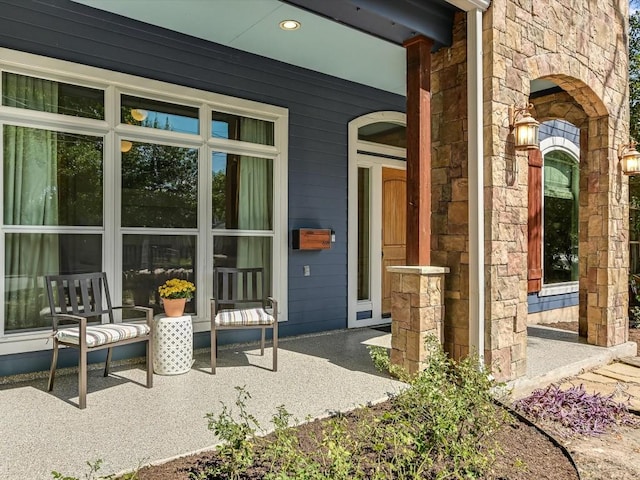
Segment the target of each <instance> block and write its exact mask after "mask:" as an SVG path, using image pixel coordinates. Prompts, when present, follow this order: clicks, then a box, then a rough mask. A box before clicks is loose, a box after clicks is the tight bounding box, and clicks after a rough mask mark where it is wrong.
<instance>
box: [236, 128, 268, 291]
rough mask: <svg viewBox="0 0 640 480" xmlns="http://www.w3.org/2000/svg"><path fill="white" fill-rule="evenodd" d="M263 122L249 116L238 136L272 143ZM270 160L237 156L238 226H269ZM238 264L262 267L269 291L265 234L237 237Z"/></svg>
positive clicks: (255, 227) (246, 140)
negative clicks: (263, 235) (238, 162)
mask: <svg viewBox="0 0 640 480" xmlns="http://www.w3.org/2000/svg"><path fill="white" fill-rule="evenodd" d="M272 136H273V135H272V133H271V132H270V131H268V130H267V128H266V124H265V122H262V121H260V120H254V119H252V118H242V119H241V121H240V140H242V141H245V142H252V143H260V144H267V145H269V144H271V145H272V144H273V139H272V138H271V137H272ZM272 169H273V167H272V162H271V161H268V160H265V159H263V158H255V157H248V156H241V157H240V167H239V170H240V174H239V181H238V229H240V230H271V225H272V220H271V211H272V204H273V186H272V183H273V182H272V180H271V179H272V177H273V173H272ZM237 256H238V259H237V266H238V267H239V268H243V267H262V268H263V269H264V278H265V279H266V281H267V282H268V285H267V286H266V289H265V290H266V291H267V292H271V288H270V287H271V242H270V241H269V238H268V237H239V238H238V252H237Z"/></svg>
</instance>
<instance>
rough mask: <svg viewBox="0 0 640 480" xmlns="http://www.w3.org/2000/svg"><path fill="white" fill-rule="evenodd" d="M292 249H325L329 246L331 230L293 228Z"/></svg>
mask: <svg viewBox="0 0 640 480" xmlns="http://www.w3.org/2000/svg"><path fill="white" fill-rule="evenodd" d="M292 233H293V248H294V250H327V249H329V248H331V230H329V229H328V228H327V229H325V228H299V229H297V230H293V232H292Z"/></svg>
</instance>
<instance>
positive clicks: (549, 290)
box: [538, 282, 578, 297]
mask: <svg viewBox="0 0 640 480" xmlns="http://www.w3.org/2000/svg"><path fill="white" fill-rule="evenodd" d="M577 291H578V282H567V283H558V284H555V285H543V286H542V290H540V291H539V292H538V297H550V296H552V295H562V294H564V293H575V292H577Z"/></svg>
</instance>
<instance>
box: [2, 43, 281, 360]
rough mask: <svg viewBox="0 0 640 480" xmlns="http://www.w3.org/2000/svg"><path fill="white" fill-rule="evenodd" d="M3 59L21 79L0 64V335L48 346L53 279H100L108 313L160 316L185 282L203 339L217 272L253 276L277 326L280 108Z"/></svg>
mask: <svg viewBox="0 0 640 480" xmlns="http://www.w3.org/2000/svg"><path fill="white" fill-rule="evenodd" d="M5 54H6V56H5V58H4V60H3V61H13V62H14V64H18V63H19V64H24V65H30V70H29V71H28V72H26V71H25V72H20V71H18V70H19V69H16V68H14V67H12V68H11V69H9V68H7V69H5V67H4V65H3V63H2V61H0V74H1V76H2V83H1V89H2V90H1V94H2V96H1V98H2V103H1V104H0V130H1V134H2V152H1V153H2V165H3V170H2V174H3V181H2V199H3V206H2V222H1V227H2V239H3V245H4V265H3V267H4V272H3V274H2V278H3V279H4V283H3V284H4V292H3V293H4V305H3V308H2V321H1V323H0V335H8V334H14V333H24V332H31V331H34V332H37V331H41V332H42V334H39V335H40V336H39V337H29V338H41V339H44V338H45V337H46V332H45V331H44V330H45V329H49V328H50V326H51V323H50V320H49V319H48V318H47V316H46V314H47V302H46V299H45V291H44V278H43V277H44V275H47V274H57V273H64V274H69V273H88V272H95V271H105V272H107V276H108V277H110V280H111V281H110V284H111V286H112V291H111V295H112V299H113V302H114V304H116V305H118V304H124V305H133V304H135V305H141V306H150V307H152V308H153V309H154V311H155V312H156V313H160V312H161V311H162V307H161V302H160V299H159V296H158V291H157V288H158V286H159V285H161V284H162V283H164V281H166V280H167V279H168V278H173V277H178V278H184V279H187V280H189V281H191V282H193V283H195V284H196V288H197V291H196V296H195V298H194V299H192V301H191V302H189V303H188V304H187V309H186V311H187V313H191V314H192V315H194V317H193V318H194V326H195V328H196V331H198V329H200V330H204V329H206V328H208V325H209V323H208V319H207V315H208V314H209V313H208V311H209V309H208V308H206V307H207V305H208V303H207V302H208V299H209V298H210V297H211V291H212V288H213V285H212V284H213V267H214V266H223V265H224V266H236V267H254V266H257V267H262V268H264V270H265V272H266V281H267V282H269V288H268V290H269V292H270V293H272V294H278V295H279V299H280V300H281V302H280V304H281V305H282V307H281V312H280V315H279V316H280V318H281V319H286V314H285V313H286V311H285V309H286V304H287V302H286V272H287V268H286V246H287V239H286V218H287V216H286V185H287V179H286V172H287V168H286V132H287V130H286V129H287V124H288V119H287V111H286V110H285V109H283V108H280V107H272V106H269V105H264V104H259V103H256V102H250V101H246V100H242V99H234V98H230V97H226V96H222V95H217V94H214V93H211V92H198V91H196V90H193V89H186V88H183V87H180V86H177V85H170V84H166V83H162V82H155V81H151V80H146V79H143V78H139V77H133V76H125V77H126V81H125V80H124V79H123V75H122V74H117V75H112V74H111V73H110V72H108V71H104V70H100V69H96V68H92V67H85V66H80V65H75V64H70V63H67V62H62V61H60V62H59V64H60V69H59V74H58V75H56V74H54V73H52V69H51V65H52V61H51V60H48V61H47V64H48V66H47V70H46V73H42V75H41V76H40V75H38V74H37V73H34V72H37V70H38V62H39V58H40V57H37V56H34V55H28V54H24V53H20V52H11V51H6V52H5ZM14 57H15V58H14ZM53 63H54V64H55V61H53ZM76 72H77V74H78V79H79V80H78V81H77V82H76V81H74V79H73V78H74V75H75V73H76ZM80 79H81V80H80ZM106 92H109V94H107V93H106ZM234 106H236V107H234ZM234 108H237V111H234ZM204 125H209V126H210V128H202V127H201V126H204ZM275 185H280V187H279V188H278V189H277V190H276V189H275V188H274V186H275ZM283 252H284V253H283ZM198 325H199V327H198ZM25 338H26V337H25ZM2 348H3V347H2V343H1V342H0V354H2ZM34 348H37V347H34ZM40 348H43V347H40ZM14 351H15V350H14Z"/></svg>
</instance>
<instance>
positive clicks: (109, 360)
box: [104, 348, 113, 377]
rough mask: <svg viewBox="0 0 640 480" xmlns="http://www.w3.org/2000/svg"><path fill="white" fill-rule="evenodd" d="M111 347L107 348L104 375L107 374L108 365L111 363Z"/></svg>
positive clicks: (106, 375)
mask: <svg viewBox="0 0 640 480" xmlns="http://www.w3.org/2000/svg"><path fill="white" fill-rule="evenodd" d="M112 350H113V349H111V348H107V361H106V362H105V363H104V376H105V377H108V376H109V365H110V364H111V351H112Z"/></svg>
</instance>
